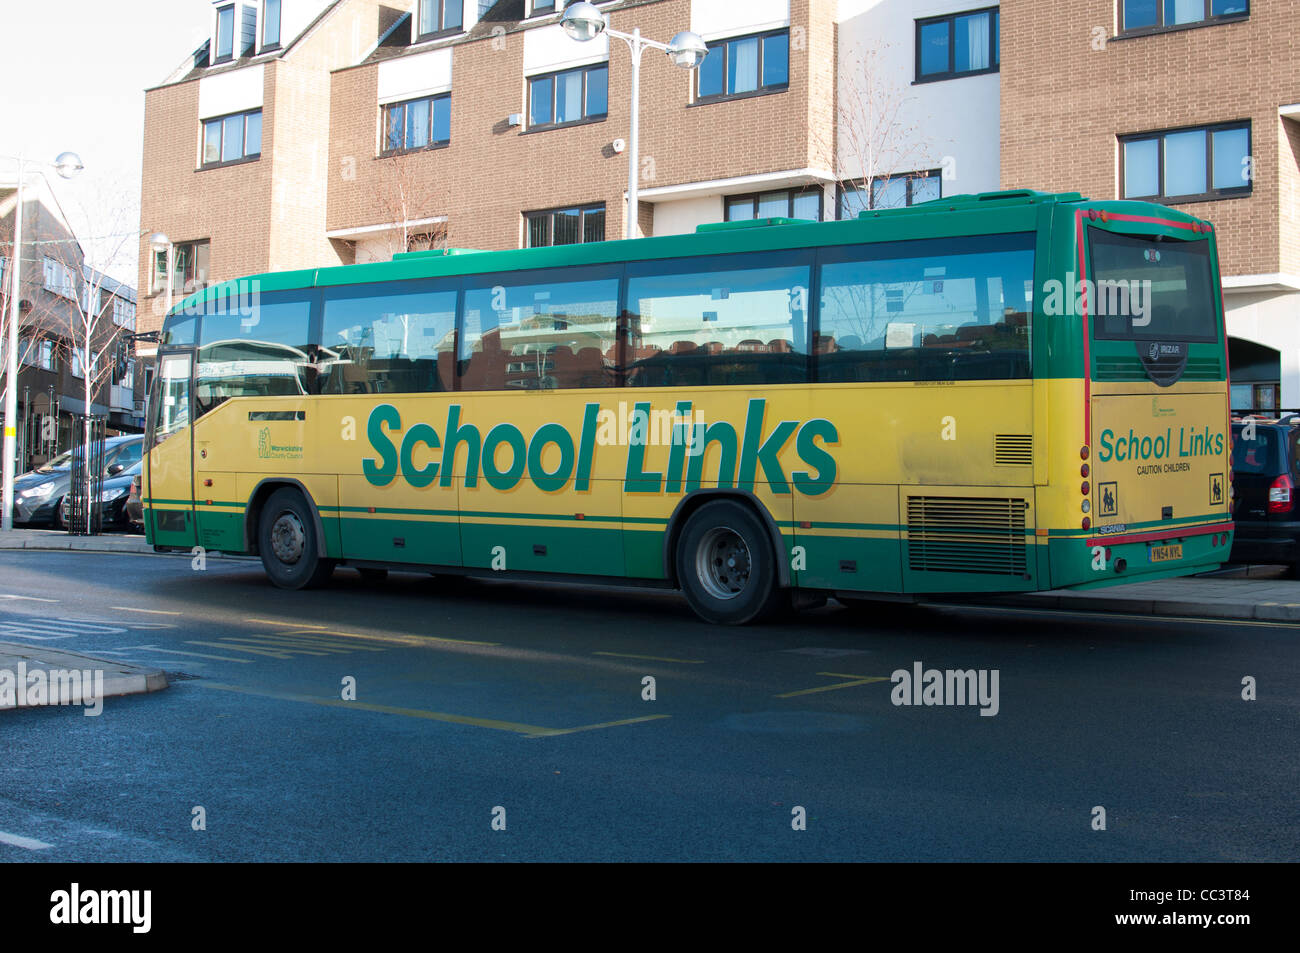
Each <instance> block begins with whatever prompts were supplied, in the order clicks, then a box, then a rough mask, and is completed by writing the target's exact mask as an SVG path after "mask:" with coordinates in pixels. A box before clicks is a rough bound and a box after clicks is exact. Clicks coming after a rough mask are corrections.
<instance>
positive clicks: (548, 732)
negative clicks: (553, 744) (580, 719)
mask: <svg viewBox="0 0 1300 953" xmlns="http://www.w3.org/2000/svg"><path fill="white" fill-rule="evenodd" d="M671 717H672V715H644V716H643V717H641V718H624V719H623V720H622V721H604V722H601V723H600V724H599V725H583V726H582V727H581V728H547V729H543V730H541V731H539V732H536V733H534V734H532V735H529V737H530V738H554V737H555V736H556V735H573V734H577V733H578V732H580V731H597V730H599V729H601V728H618V727H620V726H622V725H637V724H640V723H641V722H643V721H658V720H659V719H661V718H671Z"/></svg>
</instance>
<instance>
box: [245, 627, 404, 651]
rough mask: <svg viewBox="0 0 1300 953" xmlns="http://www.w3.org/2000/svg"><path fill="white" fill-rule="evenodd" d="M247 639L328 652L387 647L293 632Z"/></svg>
mask: <svg viewBox="0 0 1300 953" xmlns="http://www.w3.org/2000/svg"><path fill="white" fill-rule="evenodd" d="M224 638H235V636H224ZM248 640H249V641H252V642H259V643H265V644H267V645H282V646H284V647H285V648H293V647H294V646H298V645H301V646H305V647H307V648H311V649H322V650H324V651H330V652H342V653H347V652H385V651H387V649H381V648H379V647H378V646H374V645H356V644H354V643H353V642H351V641H349V640H347V639H321V638H299V637H296V636H295V634H294V633H292V632H291V633H289V634H288V635H281V634H279V633H276V634H274V635H251V636H248Z"/></svg>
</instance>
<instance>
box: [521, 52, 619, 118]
mask: <svg viewBox="0 0 1300 953" xmlns="http://www.w3.org/2000/svg"><path fill="white" fill-rule="evenodd" d="M608 112H609V66H608V65H607V64H605V63H601V64H599V65H596V66H584V67H582V68H581V69H571V70H565V71H564V72H563V73H550V74H548V75H546V76H534V77H532V78H531V79H529V80H528V126H529V128H531V129H536V128H538V127H547V126H564V125H571V124H573V123H578V122H585V121H588V120H593V119H604V118H605V116H606V114H607V113H608Z"/></svg>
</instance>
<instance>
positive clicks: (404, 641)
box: [244, 619, 501, 646]
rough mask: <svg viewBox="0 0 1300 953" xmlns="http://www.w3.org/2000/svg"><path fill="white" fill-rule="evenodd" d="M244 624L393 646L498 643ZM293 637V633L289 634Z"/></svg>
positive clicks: (293, 625)
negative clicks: (441, 643)
mask: <svg viewBox="0 0 1300 953" xmlns="http://www.w3.org/2000/svg"><path fill="white" fill-rule="evenodd" d="M244 621H245V622H255V623H258V624H259V625H279V626H284V627H286V628H293V629H296V630H298V632H299V633H302V634H308V635H336V636H339V637H340V638H345V639H367V640H369V641H371V642H388V643H390V644H393V645H424V644H426V643H428V642H450V643H452V644H454V645H484V646H496V645H500V644H501V643H500V642H476V641H474V640H473V639H447V638H442V637H441V636H436V635H418V636H417V635H409V636H406V635H366V634H365V633H363V632H340V631H339V630H338V629H331V628H329V627H328V626H325V625H315V624H312V623H308V622H276V621H275V620H274V619H245V620H244ZM289 634H290V635H293V634H294V633H293V632H290V633H289Z"/></svg>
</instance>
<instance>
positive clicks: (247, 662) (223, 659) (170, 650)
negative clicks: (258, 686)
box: [159, 643, 253, 665]
mask: <svg viewBox="0 0 1300 953" xmlns="http://www.w3.org/2000/svg"><path fill="white" fill-rule="evenodd" d="M187 644H189V643H187ZM159 651H160V652H162V650H161V649H159ZM164 654H167V655H193V656H194V657H195V658H210V659H216V660H217V661H218V662H238V663H239V664H240V665H252V664H253V660H252V659H251V658H227V657H226V656H224V655H207V654H205V653H203V652H182V651H181V650H180V649H173V648H171V647H168V648H167V650H166V652H165V653H164Z"/></svg>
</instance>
